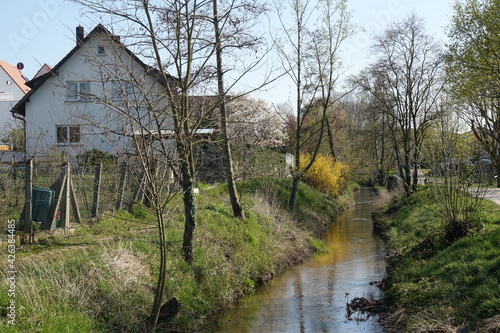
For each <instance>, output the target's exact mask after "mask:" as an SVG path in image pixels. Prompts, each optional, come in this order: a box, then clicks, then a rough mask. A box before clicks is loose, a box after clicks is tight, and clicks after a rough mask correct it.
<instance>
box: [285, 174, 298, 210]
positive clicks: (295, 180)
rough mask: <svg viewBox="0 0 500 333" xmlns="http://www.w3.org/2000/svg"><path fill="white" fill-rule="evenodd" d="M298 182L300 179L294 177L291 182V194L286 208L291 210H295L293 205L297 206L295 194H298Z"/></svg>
mask: <svg viewBox="0 0 500 333" xmlns="http://www.w3.org/2000/svg"><path fill="white" fill-rule="evenodd" d="M299 182H300V177H299V176H294V177H293V181H292V193H291V194H290V201H289V202H288V206H289V207H290V209H291V210H295V205H296V204H297V194H298V192H299Z"/></svg>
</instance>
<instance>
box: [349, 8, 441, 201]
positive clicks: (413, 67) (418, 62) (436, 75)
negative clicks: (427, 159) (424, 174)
mask: <svg viewBox="0 0 500 333" xmlns="http://www.w3.org/2000/svg"><path fill="white" fill-rule="evenodd" d="M372 52H373V53H374V55H375V56H376V57H377V60H376V61H375V62H374V63H373V64H372V65H370V66H369V67H368V69H367V70H366V71H365V72H364V73H363V74H362V75H361V76H360V77H359V80H358V83H359V84H360V85H361V86H362V87H363V88H364V89H365V90H367V91H369V92H370V93H371V94H372V96H373V97H375V98H376V99H377V100H378V101H379V102H380V104H381V106H382V107H383V109H384V112H385V113H386V114H387V116H388V117H387V118H383V119H384V120H387V122H386V124H387V126H388V128H389V133H390V137H391V140H392V142H393V147H394V155H395V157H396V161H397V164H398V170H399V175H400V176H401V178H402V179H403V184H404V188H405V192H406V193H407V194H410V193H412V192H414V191H415V189H416V187H417V184H418V163H419V161H420V157H421V147H422V143H423V141H424V138H425V131H426V129H427V128H428V127H429V125H430V124H431V121H432V120H433V119H434V118H435V117H436V116H437V114H438V112H437V109H436V101H437V98H438V96H439V95H440V93H441V91H442V89H443V80H442V76H441V72H442V68H443V61H442V56H441V50H440V47H439V45H438V44H437V42H436V41H434V40H433V38H432V37H431V36H429V35H427V34H426V32H425V28H424V22H423V21H422V19H420V18H418V17H417V16H416V15H415V14H411V15H409V16H408V17H406V18H405V19H404V20H402V21H400V22H395V23H394V24H392V25H391V26H390V27H389V28H388V29H387V30H385V31H384V32H383V33H382V34H381V35H379V36H377V37H376V41H375V43H374V44H373V45H372Z"/></svg>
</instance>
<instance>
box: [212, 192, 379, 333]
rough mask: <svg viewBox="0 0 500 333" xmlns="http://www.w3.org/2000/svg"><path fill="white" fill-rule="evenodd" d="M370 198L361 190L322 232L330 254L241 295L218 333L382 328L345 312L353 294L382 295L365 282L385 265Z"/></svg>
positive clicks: (370, 194)
mask: <svg viewBox="0 0 500 333" xmlns="http://www.w3.org/2000/svg"><path fill="white" fill-rule="evenodd" d="M374 198H375V194H374V193H373V192H371V191H370V190H368V189H366V190H364V191H362V192H359V193H358V194H357V196H356V207H355V208H353V209H351V210H349V211H347V212H346V213H344V214H342V215H341V216H339V217H338V218H337V219H336V221H335V223H333V224H332V226H331V228H330V230H329V232H328V234H327V236H326V242H327V243H328V246H329V247H330V253H328V254H324V255H321V256H318V257H316V258H314V259H311V260H310V261H308V262H306V263H304V264H302V265H299V266H297V267H294V268H293V269H291V270H289V271H287V272H286V273H284V274H283V275H281V276H279V277H277V278H276V279H274V280H273V281H271V282H270V283H269V284H268V285H266V286H265V287H264V288H262V290H260V291H259V292H258V293H255V294H254V295H252V296H250V297H249V298H248V299H245V301H243V302H242V303H241V304H240V305H238V307H237V308H235V309H232V310H231V311H229V312H228V313H227V314H226V315H225V316H224V318H222V320H221V327H220V329H219V330H218V331H217V332H231V333H234V332H241V333H243V332H248V333H250V332H251V333H254V332H273V333H274V332H304V333H305V332H373V333H379V332H383V330H382V328H381V327H380V325H379V324H378V323H377V321H376V318H373V317H358V318H357V319H358V320H352V319H353V318H351V320H350V319H349V318H347V316H346V303H348V302H349V301H350V300H352V299H353V298H354V297H366V298H375V299H378V298H380V297H381V296H382V295H381V293H380V291H379V290H378V289H377V288H376V287H375V286H372V285H370V284H369V283H370V282H371V281H379V280H380V279H381V278H382V277H383V274H384V268H385V265H384V261H383V257H384V244H383V241H382V240H381V239H379V238H378V237H376V236H375V235H373V232H372V230H373V227H372V221H371V219H370V214H371V212H372V211H373V209H374V205H373V200H374ZM353 317H354V318H356V317H357V315H353Z"/></svg>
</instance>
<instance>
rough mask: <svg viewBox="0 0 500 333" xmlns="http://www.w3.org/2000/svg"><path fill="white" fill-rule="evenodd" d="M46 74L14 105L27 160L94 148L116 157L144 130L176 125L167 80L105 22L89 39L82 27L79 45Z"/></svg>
mask: <svg viewBox="0 0 500 333" xmlns="http://www.w3.org/2000/svg"><path fill="white" fill-rule="evenodd" d="M44 72H45V73H44ZM44 72H42V73H39V74H37V76H36V77H35V78H34V79H33V80H31V81H29V82H28V83H27V85H28V86H29V87H30V88H31V91H29V93H28V94H27V95H26V96H24V98H22V99H21V100H20V101H19V102H18V103H17V104H16V105H15V106H14V107H13V112H14V114H15V115H16V116H17V117H20V118H22V119H24V122H25V131H26V155H27V157H28V158H36V159H38V160H44V159H51V158H52V157H53V156H60V155H61V152H64V153H65V154H67V155H69V156H77V155H79V154H81V153H83V152H85V151H87V150H90V149H98V150H101V151H105V152H109V153H112V154H114V153H116V152H117V151H118V150H123V149H125V150H126V149H131V145H130V142H131V138H132V135H133V133H134V132H136V131H137V130H139V129H144V128H148V126H151V128H152V129H154V130H157V129H158V128H161V129H170V128H171V126H172V121H171V116H170V112H169V107H168V102H167V100H166V98H165V97H164V94H162V91H164V89H165V85H166V83H164V82H163V81H164V80H162V78H163V77H164V76H163V75H160V73H159V72H158V70H156V69H155V68H153V67H150V66H148V65H146V64H145V63H144V62H143V61H141V60H140V59H139V58H138V57H137V56H136V55H134V53H132V52H131V51H130V50H129V49H128V48H127V47H126V46H125V45H124V44H123V43H122V42H121V41H120V39H119V37H118V36H116V35H114V34H112V33H111V32H110V31H108V30H107V29H106V28H105V27H104V26H102V25H100V24H99V25H98V26H96V27H95V28H94V29H93V30H92V31H91V32H90V33H89V34H88V35H87V36H84V31H83V27H81V26H79V27H77V28H76V46H75V47H74V48H73V49H72V50H71V51H70V52H69V53H68V54H67V55H66V56H65V57H64V58H63V59H62V60H61V61H60V62H59V63H58V64H57V65H55V66H54V67H53V68H50V67H46V68H45V69H44Z"/></svg>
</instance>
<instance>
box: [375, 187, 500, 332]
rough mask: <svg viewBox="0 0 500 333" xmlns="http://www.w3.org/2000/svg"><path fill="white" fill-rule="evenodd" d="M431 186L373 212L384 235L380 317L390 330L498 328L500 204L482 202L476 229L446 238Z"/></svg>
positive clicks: (494, 329)
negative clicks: (383, 310) (385, 309)
mask: <svg viewBox="0 0 500 333" xmlns="http://www.w3.org/2000/svg"><path fill="white" fill-rule="evenodd" d="M437 209H438V207H437V206H436V199H435V197H434V195H433V191H432V189H431V188H424V189H422V190H420V191H418V192H417V193H416V194H414V195H412V196H410V197H409V198H405V197H402V198H399V199H398V200H396V201H394V202H393V203H392V204H391V205H390V206H388V207H386V208H385V209H383V210H381V211H379V212H377V213H376V214H375V218H376V226H377V227H378V228H379V230H382V231H383V232H384V233H385V235H386V236H387V237H388V248H389V254H390V269H389V273H390V275H389V279H388V281H386V286H385V288H386V296H385V299H386V301H387V304H388V305H389V309H390V311H389V313H388V315H387V316H386V318H385V319H386V322H387V324H388V326H389V327H390V328H391V331H394V332H499V331H500V316H499V315H500V207H499V206H498V205H495V204H494V203H492V202H489V201H488V202H485V204H484V206H483V212H482V215H481V220H482V223H483V226H482V228H481V229H480V230H479V231H475V232H472V233H471V234H469V235H468V236H466V237H464V238H461V239H459V240H457V241H455V242H452V243H449V242H446V241H445V240H444V236H443V232H442V230H443V225H442V224H443V222H442V221H441V220H440V219H439V218H438V216H437V214H436V210H437Z"/></svg>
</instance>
